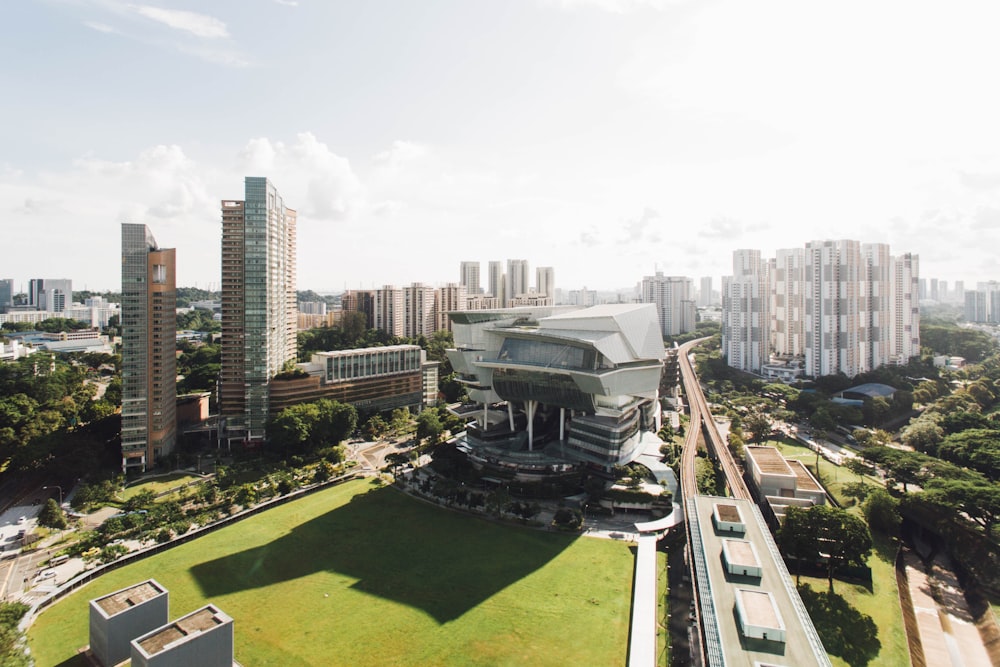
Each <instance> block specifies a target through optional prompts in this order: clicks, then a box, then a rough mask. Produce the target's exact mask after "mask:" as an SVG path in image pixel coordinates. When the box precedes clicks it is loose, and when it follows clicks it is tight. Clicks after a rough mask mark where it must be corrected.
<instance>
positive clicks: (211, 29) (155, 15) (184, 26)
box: [133, 5, 229, 39]
mask: <svg viewBox="0 0 1000 667" xmlns="http://www.w3.org/2000/svg"><path fill="white" fill-rule="evenodd" d="M133 9H134V10H135V11H136V12H138V13H139V14H141V15H142V16H145V17H146V18H148V19H152V20H153V21H158V22H160V23H162V24H164V25H167V26H169V27H171V28H174V29H175V30H183V31H184V32H188V33H191V34H192V35H194V36H195V37H204V38H208V39H215V38H220V37H229V31H228V30H227V29H226V24H225V23H223V22H222V21H220V20H219V19H217V18H215V17H214V16H208V15H207V14H198V13H197V12H187V11H183V10H180V9H163V8H161V7H151V6H149V5H134V6H133Z"/></svg>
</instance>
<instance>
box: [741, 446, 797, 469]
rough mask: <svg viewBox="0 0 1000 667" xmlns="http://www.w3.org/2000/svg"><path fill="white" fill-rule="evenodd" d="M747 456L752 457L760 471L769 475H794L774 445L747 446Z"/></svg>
mask: <svg viewBox="0 0 1000 667" xmlns="http://www.w3.org/2000/svg"><path fill="white" fill-rule="evenodd" d="M746 453H747V456H749V457H752V458H753V460H754V461H755V462H756V463H757V467H758V468H760V470H761V472H763V473H766V474H769V475H794V474H795V473H794V472H792V469H791V468H790V467H789V466H788V461H786V460H785V457H784V456H782V455H781V452H779V451H778V450H777V449H775V448H774V447H747V448H746Z"/></svg>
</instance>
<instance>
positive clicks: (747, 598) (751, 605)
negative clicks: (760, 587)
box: [736, 588, 785, 630]
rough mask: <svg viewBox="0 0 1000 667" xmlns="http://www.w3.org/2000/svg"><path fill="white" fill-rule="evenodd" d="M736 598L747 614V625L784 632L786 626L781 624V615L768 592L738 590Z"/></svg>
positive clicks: (746, 589)
mask: <svg viewBox="0 0 1000 667" xmlns="http://www.w3.org/2000/svg"><path fill="white" fill-rule="evenodd" d="M736 597H737V599H738V600H739V601H740V606H741V607H742V608H743V611H744V612H745V613H746V617H745V620H746V622H747V623H750V624H753V625H756V626H757V627H758V628H775V629H777V630H783V629H784V627H785V626H784V624H783V623H782V622H781V614H779V613H778V608H777V607H776V606H775V605H774V598H773V597H772V596H771V594H770V593H768V592H767V591H757V590H752V589H748V588H737V589H736Z"/></svg>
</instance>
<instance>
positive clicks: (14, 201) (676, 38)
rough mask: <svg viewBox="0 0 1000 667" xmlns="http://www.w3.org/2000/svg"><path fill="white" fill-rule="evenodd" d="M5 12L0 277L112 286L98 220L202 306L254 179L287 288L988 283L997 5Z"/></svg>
mask: <svg viewBox="0 0 1000 667" xmlns="http://www.w3.org/2000/svg"><path fill="white" fill-rule="evenodd" d="M146 2H147V0H136V2H124V1H120V0H20V1H19V2H16V3H11V4H10V6H6V7H5V10H6V11H5V13H4V21H3V22H2V23H0V62H3V65H2V66H0V86H2V90H3V91H4V93H3V101H2V103H0V216H2V217H0V221H2V223H3V232H2V235H0V278H13V279H14V280H15V286H16V287H20V286H21V285H22V284H23V285H26V284H27V280H28V279H29V278H36V277H41V278H71V279H72V280H73V285H74V289H77V290H79V289H90V290H114V291H117V290H119V289H120V284H121V271H120V268H119V267H120V252H121V234H120V223H122V222H134V223H144V224H146V225H148V226H149V227H150V229H151V230H152V232H153V235H154V236H155V237H156V239H157V241H158V243H159V245H160V246H161V247H173V248H176V249H177V283H178V285H181V286H198V287H202V288H217V287H218V283H219V248H220V237H221V215H220V211H219V207H220V201H221V200H223V199H241V198H242V197H243V178H244V177H245V176H267V177H268V178H270V179H271V180H272V182H273V183H274V184H275V186H276V187H277V188H278V190H279V192H281V194H282V195H283V197H284V199H285V202H286V205H288V206H289V207H291V208H294V209H296V210H297V211H298V286H299V288H300V289H314V290H316V291H324V292H328V291H340V290H343V289H345V288H346V289H358V288H372V287H381V286H382V285H396V286H403V285H408V284H410V283H412V282H423V283H426V284H431V285H443V284H444V283H446V282H457V281H458V279H459V263H460V262H461V261H463V260H472V261H476V260H479V261H482V262H483V273H484V275H485V271H486V262H488V261H489V260H506V259H508V258H519V259H527V260H528V261H529V263H530V266H531V269H532V270H531V276H532V279H533V278H534V268H535V267H538V266H552V267H554V269H555V281H556V285H557V287H559V288H561V289H579V288H581V287H588V288H590V289H619V288H628V287H631V286H633V285H635V284H636V283H637V282H639V281H640V280H641V279H642V277H643V276H645V275H650V274H652V273H653V272H655V271H662V272H663V273H665V274H667V275H684V276H690V277H692V278H695V280H696V281H697V279H698V278H699V277H701V276H713V277H715V287H716V289H718V286H719V276H721V275H724V274H728V273H729V272H730V267H731V256H732V251H733V250H736V249H739V248H758V249H760V250H762V251H763V253H764V255H765V256H770V255H773V252H774V250H776V249H778V248H791V247H803V246H804V245H805V244H806V243H807V242H808V241H811V240H816V239H857V240H860V241H862V242H869V243H888V244H890V247H891V250H892V252H893V253H894V254H901V253H904V252H913V253H918V254H919V255H920V270H921V276H923V277H928V278H939V279H943V280H948V281H955V280H964V281H965V284H966V285H967V286H971V285H972V284H973V283H975V282H977V281H983V280H993V279H1000V256H998V252H997V249H998V248H1000V125H998V123H1000V88H998V86H997V75H996V65H997V63H1000V40H997V39H996V36H995V27H996V26H997V25H998V24H1000V3H996V2H995V0H989V1H985V2H971V1H969V2H967V1H964V0H955V1H953V2H947V3H945V2H924V1H921V0H906V1H900V2H896V1H893V0H884V1H882V0H874V1H873V0H865V1H864V2H861V1H854V0H842V1H841V2H837V3H814V2H803V1H802V0H789V1H771V0H759V1H755V2H746V0H732V1H730V0H715V1H708V2H695V1H689V2H688V1H684V0H675V1H667V0H364V1H363V2H358V1H349V2H348V1H342V2H339V1H334V0H200V1H194V0H191V1H187V2H184V1H177V2H172V1H167V0H159V1H157V2H156V3H155V4H146Z"/></svg>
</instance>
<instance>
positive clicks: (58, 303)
mask: <svg viewBox="0 0 1000 667" xmlns="http://www.w3.org/2000/svg"><path fill="white" fill-rule="evenodd" d="M72 304H73V281H72V280H69V279H66V278H32V279H31V280H30V281H28V305H30V306H34V307H35V308H36V309H37V310H46V311H49V312H52V313H61V312H63V311H64V310H66V308H67V307H69V306H71V305H72Z"/></svg>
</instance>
